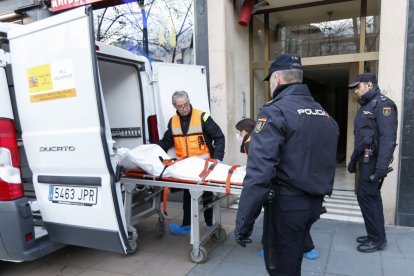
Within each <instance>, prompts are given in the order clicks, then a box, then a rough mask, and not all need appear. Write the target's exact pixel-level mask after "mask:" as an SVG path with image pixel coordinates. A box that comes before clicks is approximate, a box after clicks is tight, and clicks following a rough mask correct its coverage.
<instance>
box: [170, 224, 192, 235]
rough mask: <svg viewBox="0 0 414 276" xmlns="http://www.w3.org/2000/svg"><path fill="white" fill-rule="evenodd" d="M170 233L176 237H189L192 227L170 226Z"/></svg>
mask: <svg viewBox="0 0 414 276" xmlns="http://www.w3.org/2000/svg"><path fill="white" fill-rule="evenodd" d="M170 232H171V234H174V235H180V236H182V235H187V234H189V233H190V232H191V226H190V225H188V226H179V225H178V224H170Z"/></svg>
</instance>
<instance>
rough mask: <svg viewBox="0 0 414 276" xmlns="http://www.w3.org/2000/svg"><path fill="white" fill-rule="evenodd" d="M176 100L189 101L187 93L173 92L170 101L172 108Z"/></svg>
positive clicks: (182, 91)
mask: <svg viewBox="0 0 414 276" xmlns="http://www.w3.org/2000/svg"><path fill="white" fill-rule="evenodd" d="M177 98H187V99H188V100H189V101H190V98H189V97H188V94H187V92H185V91H184V90H179V91H175V92H174V94H172V97H171V100H172V104H173V106H175V101H176V99H177Z"/></svg>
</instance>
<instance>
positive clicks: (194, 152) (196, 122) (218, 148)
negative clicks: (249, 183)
mask: <svg viewBox="0 0 414 276" xmlns="http://www.w3.org/2000/svg"><path fill="white" fill-rule="evenodd" d="M172 104H173V106H174V107H175V109H177V114H175V115H173V116H172V117H171V119H170V121H169V122H168V129H167V131H166V132H165V133H164V137H163V138H162V139H161V140H160V141H158V143H157V144H158V145H159V146H160V147H161V148H162V149H163V150H165V151H167V150H168V149H169V148H171V147H172V146H175V150H176V155H177V157H178V158H186V157H190V156H199V157H201V158H204V159H206V158H214V159H218V160H223V157H224V146H225V139H224V134H223V132H222V131H221V129H220V127H219V126H218V125H217V124H216V123H215V122H214V120H213V119H212V118H211V116H210V114H209V113H208V112H203V111H200V110H198V109H195V108H193V107H192V105H191V104H190V99H189V97H188V94H187V92H185V91H176V92H174V94H173V95H172ZM212 200H213V193H212V192H205V193H204V194H203V204H204V205H207V204H208V203H211V202H212ZM183 211H184V214H183V221H182V223H181V226H180V225H177V224H170V232H171V233H173V234H177V235H185V234H188V233H190V231H191V197H190V192H189V191H188V190H187V189H184V195H183ZM204 219H205V222H206V224H207V226H211V225H212V221H213V209H212V208H209V209H206V210H205V211H204Z"/></svg>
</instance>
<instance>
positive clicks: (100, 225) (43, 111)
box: [9, 7, 129, 253]
mask: <svg viewBox="0 0 414 276" xmlns="http://www.w3.org/2000/svg"><path fill="white" fill-rule="evenodd" d="M92 26H93V25H92V13H91V10H90V9H88V8H86V9H85V8H84V7H82V8H79V9H76V10H72V11H69V12H66V13H63V14H60V15H57V16H54V17H50V18H47V19H44V20H41V21H37V22H34V23H32V24H29V25H27V28H25V27H26V26H24V27H22V28H18V29H17V30H15V31H14V30H13V31H10V32H9V40H10V52H11V58H12V66H13V79H14V83H15V91H16V103H17V109H18V112H19V117H20V123H21V128H22V133H23V134H22V139H23V142H24V145H25V149H26V154H27V158H28V161H29V165H30V168H31V169H32V172H33V184H34V188H35V192H36V197H37V201H38V204H39V208H40V212H41V214H42V218H43V221H44V223H45V226H46V229H47V231H48V232H49V235H50V237H51V239H52V240H54V241H57V242H61V243H70V244H77V245H81V244H82V243H84V242H85V240H88V239H89V240H91V241H94V242H93V243H92V242H91V243H88V244H87V245H86V246H90V247H92V248H97V249H104V250H111V251H115V252H121V253H126V251H127V250H128V249H129V243H128V240H127V231H126V226H125V223H124V222H125V219H124V218H123V216H124V212H123V210H121V208H122V204H121V202H122V195H121V189H120V187H119V185H120V184H119V183H115V180H114V169H115V164H113V163H112V162H111V157H110V155H112V154H113V152H112V146H113V141H112V138H111V132H110V125H109V120H108V117H107V114H106V109H105V108H104V107H103V106H104V99H103V95H102V87H101V85H100V80H99V75H98V69H97V59H96V52H95V42H94V34H93V27H92ZM27 45H30V47H27ZM46 176H47V177H49V180H50V179H52V180H53V179H55V180H56V181H57V182H56V183H50V182H53V181H46V182H49V183H41V182H40V180H42V179H45V177H46ZM53 177H55V178H53ZM60 179H61V180H62V182H64V183H59V180H60ZM68 179H71V181H72V182H71V181H66V180H68ZM83 179H100V180H99V181H98V182H100V183H101V185H99V186H97V185H93V184H92V183H88V182H87V181H86V182H83ZM76 180H79V182H77V181H76ZM73 181H74V182H73ZM95 182H96V181H95ZM95 182H94V183H95ZM56 225H58V226H59V227H57V226H56ZM49 227H50V228H49ZM65 228H66V229H65ZM79 229H89V230H90V231H85V232H84V234H83V236H82V235H78V234H77V233H79ZM62 232H64V233H65V234H66V235H72V237H71V238H70V239H68V238H64V237H63V236H62V235H61V233H62ZM100 232H102V235H99V234H97V233H100ZM107 233H110V234H109V235H108V234H107ZM114 233H116V235H115V234H114ZM97 238H102V240H101V241H99V242H97V241H96V239H97ZM108 245H109V246H110V247H111V248H108Z"/></svg>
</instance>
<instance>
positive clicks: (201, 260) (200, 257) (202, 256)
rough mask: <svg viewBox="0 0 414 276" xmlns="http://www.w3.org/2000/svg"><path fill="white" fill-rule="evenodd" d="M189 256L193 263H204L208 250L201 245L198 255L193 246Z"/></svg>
mask: <svg viewBox="0 0 414 276" xmlns="http://www.w3.org/2000/svg"><path fill="white" fill-rule="evenodd" d="M189 257H190V261H192V262H193V263H196V264H202V263H204V262H205V261H206V260H207V250H206V249H205V248H204V247H202V246H200V247H199V250H198V256H196V255H195V253H194V249H193V248H191V249H190V254H189Z"/></svg>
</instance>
